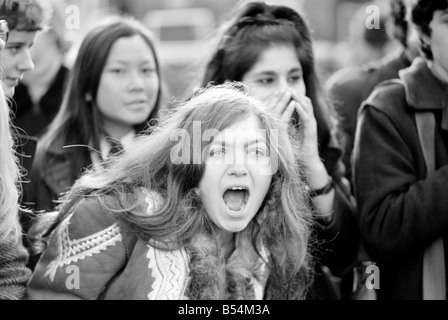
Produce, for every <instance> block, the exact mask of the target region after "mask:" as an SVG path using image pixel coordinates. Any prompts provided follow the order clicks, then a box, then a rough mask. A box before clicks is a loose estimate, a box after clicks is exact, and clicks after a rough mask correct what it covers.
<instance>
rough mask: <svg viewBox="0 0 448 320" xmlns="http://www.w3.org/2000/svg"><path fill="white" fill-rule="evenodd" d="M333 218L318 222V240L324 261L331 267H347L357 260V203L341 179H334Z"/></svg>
mask: <svg viewBox="0 0 448 320" xmlns="http://www.w3.org/2000/svg"><path fill="white" fill-rule="evenodd" d="M334 191H335V194H334V201H333V213H332V217H331V220H330V221H329V222H327V223H325V222H320V221H319V220H318V223H317V232H318V233H317V241H318V243H319V251H320V253H321V256H322V258H321V260H322V263H323V264H325V265H327V266H329V267H330V268H338V269H340V268H345V267H348V266H350V265H351V264H352V263H353V262H354V261H355V260H356V255H357V252H358V245H359V230H358V228H359V227H358V222H357V220H356V205H355V203H354V199H353V196H351V195H350V194H347V191H346V190H345V187H344V186H343V185H341V184H340V181H339V180H337V179H336V180H334Z"/></svg>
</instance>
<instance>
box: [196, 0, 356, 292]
mask: <svg viewBox="0 0 448 320" xmlns="http://www.w3.org/2000/svg"><path fill="white" fill-rule="evenodd" d="M226 81H242V82H243V83H245V84H246V85H247V86H248V87H249V91H250V92H251V94H252V95H253V96H255V97H257V98H259V99H260V100H262V101H264V102H265V103H266V104H267V105H268V107H269V108H271V109H272V110H273V111H274V112H275V113H276V114H277V116H278V117H279V118H281V119H282V120H283V121H284V122H286V123H289V124H290V130H293V131H294V132H295V133H296V134H297V135H298V137H299V143H300V147H301V150H302V153H303V160H304V163H305V165H306V167H307V181H308V184H309V188H310V191H311V195H312V204H313V207H314V209H315V212H316V216H317V217H318V221H319V223H318V224H316V229H317V230H318V231H317V236H318V237H319V238H323V239H322V240H328V241H326V243H325V244H324V245H323V246H322V247H321V250H322V252H324V253H325V255H324V256H323V258H322V262H323V263H324V264H327V263H328V265H331V266H332V267H333V270H336V271H338V272H341V273H342V272H343V271H344V270H345V268H347V267H349V266H350V265H351V263H352V262H353V261H354V259H355V256H356V249H357V238H358V233H357V227H356V221H355V219H354V214H355V205H354V202H353V199H352V197H351V195H350V190H349V184H348V181H347V180H346V179H345V178H344V176H343V175H344V168H343V164H342V161H341V156H342V151H341V148H340V145H339V143H338V141H337V136H336V132H335V130H336V129H335V125H334V118H333V114H332V109H331V106H330V105H329V104H328V103H327V101H326V99H325V96H324V94H323V92H322V90H321V87H320V83H319V80H318V77H317V74H316V70H315V62H314V54H313V47H312V39H311V35H310V31H309V27H308V24H307V22H306V21H305V19H304V17H303V16H302V15H301V14H299V13H298V12H297V11H295V10H294V9H292V8H289V7H286V6H277V5H268V4H265V3H263V2H250V3H245V4H243V5H242V6H238V7H237V9H236V11H235V12H234V14H233V15H232V19H231V20H229V21H228V22H226V23H224V24H223V27H222V28H221V29H220V30H219V41H218V44H217V48H216V49H215V51H214V52H213V54H212V56H211V58H210V60H209V61H208V63H207V65H206V68H205V73H204V76H203V79H202V85H203V86H205V85H208V84H220V83H224V82H226ZM323 231H324V232H323ZM324 269H325V270H326V268H324ZM324 269H322V270H321V271H319V272H317V275H316V280H317V282H316V286H315V287H314V289H315V290H314V291H312V292H311V294H310V297H312V298H316V299H338V298H339V293H338V289H337V288H336V286H335V285H333V283H332V282H331V281H326V280H329V278H326V277H319V274H322V273H323V272H324V271H323V270H324ZM324 280H325V281H326V283H325V284H323V285H320V284H321V283H322V282H321V281H324ZM321 288H325V289H322V290H321Z"/></svg>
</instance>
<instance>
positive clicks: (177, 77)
mask: <svg viewBox="0 0 448 320" xmlns="http://www.w3.org/2000/svg"><path fill="white" fill-rule="evenodd" d="M59 1H60V2H61V4H63V6H65V9H66V10H65V12H66V16H67V23H66V27H67V28H68V29H69V30H68V31H69V32H68V34H69V37H70V40H71V42H72V43H73V46H72V48H71V50H70V52H69V53H68V54H67V58H66V60H67V64H68V66H69V65H70V63H71V62H72V61H73V59H74V57H75V56H76V50H77V43H79V40H80V39H81V38H82V36H83V34H84V33H85V32H86V31H87V30H88V29H89V28H90V27H91V26H93V25H94V24H95V23H96V22H97V21H99V20H100V19H101V18H102V17H103V16H107V15H109V14H117V13H124V14H128V15H132V16H134V17H135V18H137V19H138V20H140V21H142V22H143V23H144V24H145V25H146V26H147V27H148V28H149V29H150V30H151V31H152V32H153V34H154V36H155V37H156V39H157V42H158V43H157V44H158V48H159V56H160V58H161V64H162V71H163V75H164V81H165V83H166V90H167V92H168V94H167V97H168V98H170V99H173V98H174V99H182V98H184V97H185V96H186V95H188V93H189V92H191V91H190V90H191V89H192V87H194V85H195V80H196V78H197V77H199V75H198V72H200V68H201V62H202V63H203V62H204V59H205V57H206V54H207V51H208V50H207V47H210V40H211V39H212V37H213V31H214V30H215V28H216V27H217V26H218V25H219V24H220V22H222V21H223V20H224V19H226V17H228V16H229V14H230V12H231V9H232V8H233V7H234V6H235V5H236V4H238V3H241V2H245V1H244V0H243V1H242V0H219V1H215V0H59ZM59 1H57V2H59ZM266 2H267V3H270V4H282V5H288V6H291V7H293V8H295V9H297V10H299V11H301V12H303V13H304V14H305V16H306V17H307V18H308V21H309V23H310V26H311V28H312V30H313V38H314V50H315V56H316V61H317V66H318V71H319V75H320V78H321V80H322V82H324V81H326V79H328V77H329V76H330V75H331V74H333V73H334V72H335V71H336V70H338V69H340V68H344V67H356V66H360V65H362V64H364V63H366V62H368V61H375V60H378V59H380V58H381V57H382V56H384V55H385V54H387V53H388V52H390V51H391V50H393V49H394V48H395V46H396V45H395V42H394V41H392V40H391V38H390V37H389V35H388V32H387V29H388V27H387V24H388V22H387V20H386V17H387V15H388V11H389V2H388V0H375V1H373V2H372V1H365V0H270V1H269V0H268V1H266ZM372 4H374V5H376V6H377V8H379V9H380V10H379V13H380V19H381V20H380V24H379V28H378V29H375V28H374V29H369V28H367V27H366V21H367V20H368V19H371V17H372V14H373V13H372V12H371V11H369V12H366V9H367V8H368V7H369V6H370V5H372ZM369 17H370V18H369Z"/></svg>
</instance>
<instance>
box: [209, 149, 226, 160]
mask: <svg viewBox="0 0 448 320" xmlns="http://www.w3.org/2000/svg"><path fill="white" fill-rule="evenodd" d="M225 153H226V152H225V150H224V149H223V148H222V149H213V150H211V151H210V157H215V158H216V157H222V156H223V155H224V154H225Z"/></svg>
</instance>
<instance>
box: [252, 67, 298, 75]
mask: <svg viewBox="0 0 448 320" xmlns="http://www.w3.org/2000/svg"><path fill="white" fill-rule="evenodd" d="M293 72H303V70H302V68H300V67H297V68H292V69H291V70H289V71H288V73H293ZM276 73H277V72H275V71H272V70H261V71H259V72H256V73H255V74H256V75H275V74H276Z"/></svg>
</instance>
